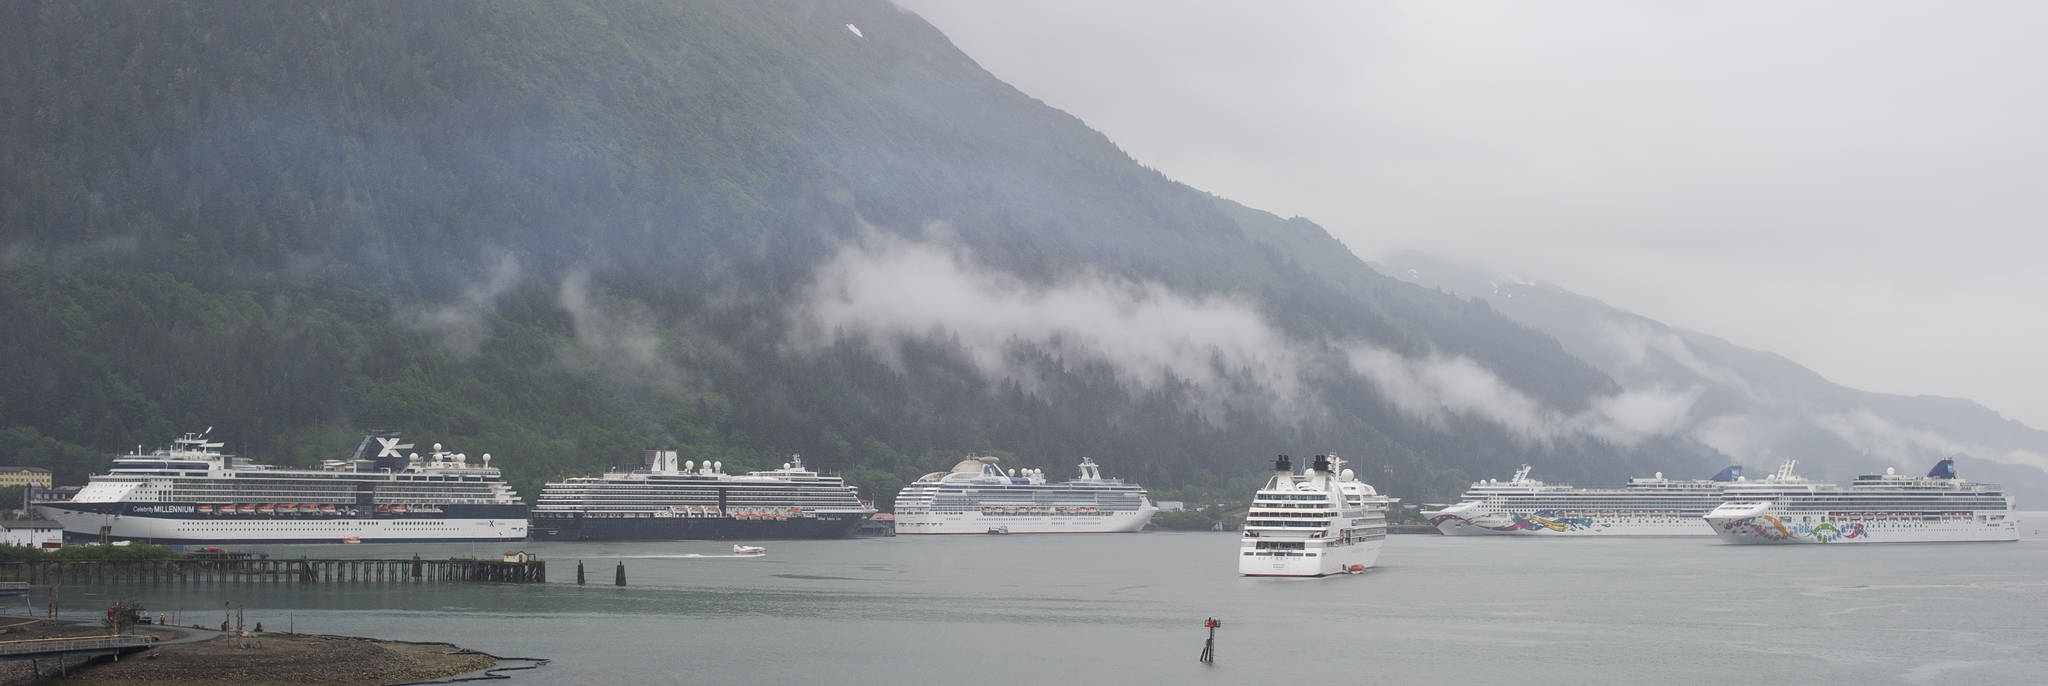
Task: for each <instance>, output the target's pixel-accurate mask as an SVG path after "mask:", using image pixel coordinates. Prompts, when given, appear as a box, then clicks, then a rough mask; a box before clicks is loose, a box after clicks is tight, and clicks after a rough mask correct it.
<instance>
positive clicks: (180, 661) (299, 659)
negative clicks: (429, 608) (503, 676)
mask: <svg viewBox="0 0 2048 686" xmlns="http://www.w3.org/2000/svg"><path fill="white" fill-rule="evenodd" d="M40 624H41V626H31V627H21V628H17V629H16V630H14V631H10V632H8V633H7V634H6V635H0V640H20V639H27V638H57V637H63V636H86V635H98V634H101V633H104V630H102V629H101V628H100V627H99V626H98V625H97V624H87V623H82V622H81V623H66V624H61V625H50V624H49V623H40ZM138 632H140V633H146V634H149V635H152V636H156V637H158V639H159V640H160V641H161V642H162V644H161V645H159V646H158V647H156V648H153V649H151V650H149V651H147V652H143V653H138V654H134V655H130V656H128V657H124V658H122V659H121V660H119V661H111V660H107V659H98V660H93V661H90V662H85V663H81V662H80V661H77V660H73V661H69V662H67V663H66V669H67V671H69V676H66V677H62V678H59V677H54V676H47V675H50V674H52V673H54V672H55V671H56V665H55V664H54V663H52V662H51V661H48V660H45V661H43V664H42V668H43V673H44V674H45V675H46V676H44V677H42V678H41V679H37V678H36V677H35V675H34V673H33V672H32V671H31V668H30V664H29V663H28V662H27V661H17V662H8V663H0V684H5V685H7V686H12V685H14V684H37V685H42V684H51V685H59V684H61V685H64V686H100V685H113V684H123V685H130V684H132V685H137V686H139V685H141V684H153V685H155V684H167V683H169V684H196V685H200V686H212V685H216V684H218V685H221V686H225V685H227V684H236V685H238V686H241V685H256V684H277V685H279V686H285V685H297V684H305V685H314V686H339V685H342V684H402V683H411V682H417V681H430V680H434V679H440V678H444V677H450V676H455V675H457V674H464V673H468V672H475V671H478V670H483V669H489V668H491V667H493V666H495V665H496V664H497V660H496V659H493V658H492V657H490V656H488V655H482V654H478V653H469V652H461V649H460V648H457V647H456V646H453V645H450V644H446V643H408V642H401V641H380V640H376V639H368V638H354V637H348V636H319V635H309V634H275V633H265V634H256V635H253V636H249V637H246V638H241V637H235V636H230V635H227V634H221V633H219V632H213V631H204V630H195V629H181V628H171V627H144V628H138Z"/></svg>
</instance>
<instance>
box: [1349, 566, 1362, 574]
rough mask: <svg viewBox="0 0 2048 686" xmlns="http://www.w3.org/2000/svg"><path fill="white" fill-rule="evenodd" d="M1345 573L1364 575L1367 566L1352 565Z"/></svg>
mask: <svg viewBox="0 0 2048 686" xmlns="http://www.w3.org/2000/svg"><path fill="white" fill-rule="evenodd" d="M1344 571H1345V572H1348V573H1351V574H1364V573H1365V565H1351V566H1349V567H1345V568H1344Z"/></svg>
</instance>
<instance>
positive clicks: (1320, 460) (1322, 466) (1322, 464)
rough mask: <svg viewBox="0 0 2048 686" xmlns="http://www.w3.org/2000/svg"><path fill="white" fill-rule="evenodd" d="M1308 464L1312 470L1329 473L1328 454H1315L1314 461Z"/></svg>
mask: <svg viewBox="0 0 2048 686" xmlns="http://www.w3.org/2000/svg"><path fill="white" fill-rule="evenodd" d="M1309 466H1310V468H1312V469H1314V470H1316V471H1318V472H1321V473H1324V474H1328V473H1330V456H1328V455H1317V456H1316V461H1315V462H1314V463H1312V464H1311V465H1309Z"/></svg>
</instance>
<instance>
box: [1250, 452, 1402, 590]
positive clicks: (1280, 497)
mask: <svg viewBox="0 0 2048 686" xmlns="http://www.w3.org/2000/svg"><path fill="white" fill-rule="evenodd" d="M1343 467H1344V460H1343V459H1342V458H1338V457H1336V456H1334V455H1317V456H1316V457H1315V461H1314V462H1312V463H1310V465H1309V469H1308V471H1307V472H1306V473H1303V474H1301V475H1299V476H1297V475H1295V473H1294V467H1293V466H1292V465H1290V464H1288V461H1287V456H1286V455H1281V456H1280V457H1279V459H1276V460H1274V461H1273V476H1272V478H1270V479H1267V480H1266V487H1265V488H1261V489H1259V491H1258V493H1256V494H1254V495H1253V496H1252V506H1251V509H1250V510H1248V511H1247V512H1245V516H1244V541H1243V545H1241V546H1240V547H1239V548H1238V557H1237V572H1238V573H1239V574H1243V575H1245V576H1329V575H1331V574H1342V573H1345V572H1363V571H1365V570H1366V569H1368V568H1370V567H1372V566H1373V563H1375V562H1378V561H1379V557H1380V547H1381V546H1383V545H1385V544H1386V542H1387V507H1388V506H1390V505H1391V504H1392V503H1393V502H1394V500H1393V499H1391V498H1387V497H1384V496H1381V495H1380V494H1379V492H1378V491H1375V490H1373V487H1372V486H1370V485H1368V484H1366V483H1365V482H1363V481H1359V480H1358V477H1357V476H1356V475H1354V474H1352V473H1351V470H1349V469H1344V468H1343Z"/></svg>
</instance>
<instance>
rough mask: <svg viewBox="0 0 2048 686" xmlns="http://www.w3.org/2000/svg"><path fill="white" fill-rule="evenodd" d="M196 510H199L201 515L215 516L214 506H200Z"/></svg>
mask: <svg viewBox="0 0 2048 686" xmlns="http://www.w3.org/2000/svg"><path fill="white" fill-rule="evenodd" d="M196 509H198V510H199V513H200V514H213V506H212V505H200V506H199V507H198V508H196Z"/></svg>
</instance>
